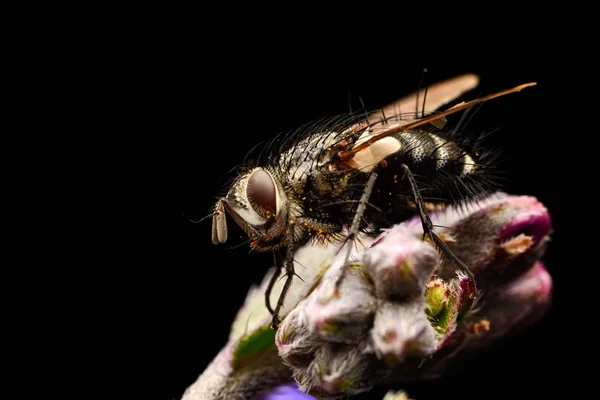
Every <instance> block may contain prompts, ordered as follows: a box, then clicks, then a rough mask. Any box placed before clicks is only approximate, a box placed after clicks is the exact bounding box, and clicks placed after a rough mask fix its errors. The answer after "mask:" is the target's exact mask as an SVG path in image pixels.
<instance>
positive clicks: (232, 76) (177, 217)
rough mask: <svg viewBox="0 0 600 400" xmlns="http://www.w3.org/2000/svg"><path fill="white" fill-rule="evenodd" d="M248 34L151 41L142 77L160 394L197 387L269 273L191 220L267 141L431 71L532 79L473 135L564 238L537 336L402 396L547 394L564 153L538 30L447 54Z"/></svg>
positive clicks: (263, 259) (552, 263) (434, 48)
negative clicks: (483, 138) (559, 165)
mask: <svg viewBox="0 0 600 400" xmlns="http://www.w3.org/2000/svg"><path fill="white" fill-rule="evenodd" d="M170 26H171V25H170ZM221 32H222V31H221ZM246 33H247V32H245V31H243V30H241V32H240V31H236V36H235V40H231V41H229V40H222V39H221V40H217V39H216V37H215V36H214V35H217V34H216V33H214V32H212V31H210V32H204V31H203V32H200V34H198V32H194V30H193V29H190V30H188V29H186V27H181V28H177V27H175V28H174V29H173V30H172V31H170V32H169V33H168V35H167V36H165V38H157V51H156V53H155V54H154V55H153V57H152V58H151V60H149V63H150V64H151V65H149V66H147V67H145V68H148V71H152V73H151V74H148V75H147V76H148V78H147V79H148V81H147V87H146V90H147V92H146V96H147V101H148V103H149V104H150V106H149V108H148V110H147V111H149V112H148V113H147V115H146V118H147V122H148V123H147V125H148V126H149V127H150V128H149V129H151V130H152V131H153V132H159V134H158V135H151V136H149V140H150V141H151V142H152V144H153V146H152V150H151V151H150V154H148V156H149V157H148V160H149V161H148V163H149V164H150V165H149V167H150V168H151V170H152V171H155V174H156V182H157V183H158V182H160V183H161V184H160V185H159V184H157V185H156V188H155V194H153V195H155V197H156V198H158V199H160V207H161V208H162V211H164V212H165V213H166V214H165V215H166V218H165V220H164V221H160V222H161V224H160V225H157V226H160V228H159V230H158V236H159V238H160V240H159V241H158V246H159V247H160V248H159V249H158V250H159V251H160V252H161V254H165V255H166V258H165V259H164V260H161V262H156V263H154V264H156V265H154V264H152V272H151V273H152V274H155V277H156V278H157V279H156V283H155V284H154V286H153V288H152V291H153V293H154V296H155V298H157V299H158V302H157V306H156V309H155V312H154V316H153V317H154V320H155V321H156V322H157V325H158V329H159V332H160V335H159V339H158V342H157V343H155V344H154V345H153V348H157V350H156V352H157V354H158V355H159V357H158V359H159V360H160V361H159V375H160V381H159V382H158V383H157V386H159V387H157V390H158V391H159V392H160V399H161V400H168V399H177V398H179V396H181V394H182V393H183V391H184V390H185V388H186V387H187V386H189V385H190V384H192V383H193V382H194V381H195V379H196V378H197V377H198V375H199V374H200V373H201V372H202V371H203V369H204V368H205V367H206V366H207V364H208V363H209V362H210V360H212V358H213V357H214V356H215V355H216V354H217V353H218V351H219V350H220V348H221V347H222V346H223V345H224V344H225V342H226V339H227V336H228V332H229V327H230V324H231V322H232V320H233V318H234V316H235V313H236V311H237V310H238V308H239V307H240V306H241V304H242V302H243V300H244V298H245V296H246V293H247V291H248V288H249V287H250V285H251V284H253V283H258V282H260V280H261V279H262V276H263V275H264V273H265V271H266V269H267V268H268V267H269V266H270V255H268V254H266V255H263V254H248V248H247V247H246V246H241V247H238V248H232V245H235V244H239V243H241V240H235V237H234V240H232V241H231V243H228V244H226V245H223V246H214V245H213V244H212V243H211V240H210V230H211V226H210V225H211V222H210V219H208V220H206V221H204V222H202V223H199V224H193V223H191V222H190V219H192V220H198V219H199V218H201V217H204V216H205V215H207V214H208V213H209V212H210V211H211V207H212V206H213V205H214V202H215V199H216V197H217V196H218V195H220V194H222V193H223V191H224V190H226V187H225V185H226V183H227V182H228V179H229V178H230V177H231V175H230V174H228V171H230V170H231V169H232V168H233V167H235V166H237V165H238V164H240V163H241V162H242V161H243V158H244V156H245V155H246V153H247V152H248V151H249V150H250V149H251V148H252V147H253V146H254V145H256V144H258V143H259V142H261V141H264V140H268V139H269V138H271V137H272V136H274V135H275V134H277V133H279V132H281V131H287V130H291V129H294V128H295V127H297V126H298V125H300V124H302V123H304V122H306V121H308V120H312V119H316V118H319V117H323V116H327V115H333V114H337V113H341V112H346V111H347V110H348V94H349V93H350V94H351V95H352V96H353V97H352V98H353V107H354V108H355V109H356V108H358V107H359V102H358V101H357V96H360V97H361V98H362V99H363V101H364V103H365V105H366V107H367V109H375V108H377V107H380V106H383V105H385V104H387V103H388V102H390V101H393V100H395V99H396V98H398V97H400V96H403V95H405V94H408V93H410V92H412V91H414V90H415V89H416V88H417V86H418V84H419V80H420V78H421V71H422V69H423V68H424V67H426V68H427V69H428V71H429V73H428V74H427V75H426V82H430V83H433V82H436V81H439V80H441V79H446V78H450V77H453V76H455V75H458V74H462V73H466V72H473V73H476V74H478V75H479V76H480V78H481V83H480V86H479V87H478V88H477V89H476V90H474V91H473V92H471V93H469V95H468V98H469V99H471V98H474V97H476V96H478V95H484V94H489V93H492V92H494V91H498V90H503V89H506V88H510V87H513V86H516V85H519V84H522V83H525V82H530V81H537V82H538V86H536V87H533V88H529V89H526V90H524V91H523V92H521V93H517V94H511V95H508V96H507V97H504V98H500V99H496V100H493V101H491V102H489V103H487V104H485V105H484V106H483V107H482V108H481V109H480V111H479V112H478V113H477V115H476V116H475V118H474V119H473V121H472V122H471V123H470V124H469V126H467V128H466V129H468V130H469V131H471V132H480V131H482V130H485V131H490V130H494V129H496V128H500V130H499V131H498V132H497V133H495V134H494V135H492V137H491V138H490V142H491V143H492V144H494V145H499V146H501V147H502V148H503V154H504V160H505V162H504V163H503V164H502V170H503V171H504V174H505V176H506V177H507V178H508V181H507V182H506V184H505V190H506V191H508V192H510V193H515V194H528V195H533V196H536V197H537V198H538V199H539V200H541V201H542V202H543V203H544V204H546V205H547V207H548V208H549V210H550V213H551V215H552V216H553V221H554V228H555V230H556V233H555V234H554V241H553V242H552V243H551V244H550V247H549V250H548V252H547V255H546V257H545V260H546V263H547V267H548V269H549V271H550V273H551V274H552V276H553V278H554V284H555V297H554V298H555V300H554V303H553V306H552V308H551V309H550V311H549V313H548V314H547V315H546V316H545V317H544V319H543V320H542V321H541V322H540V323H538V324H537V325H536V326H535V327H533V328H530V329H529V330H527V331H525V332H523V333H522V334H520V335H518V336H516V337H514V338H512V339H508V340H506V341H504V342H502V343H500V344H499V345H498V346H497V347H496V348H495V349H492V350H491V351H489V352H486V353H485V354H484V355H482V356H481V357H480V358H479V359H478V360H476V361H475V362H473V363H471V364H469V365H466V366H465V368H464V369H463V370H460V371H456V376H454V377H452V378H447V379H442V380H440V381H438V382H428V383H426V384H420V385H419V384H410V385H406V386H405V388H408V389H409V393H410V394H411V396H412V397H413V398H416V399H420V400H426V399H433V398H436V397H439V396H440V395H442V394H444V395H450V396H451V397H454V396H456V397H459V396H458V394H460V397H461V398H473V399H475V398H496V397H502V396H510V397H511V398H526V397H529V396H531V395H534V394H536V395H543V394H546V393H550V391H551V390H552V385H549V384H547V383H540V381H539V380H538V378H534V377H533V375H537V376H546V377H549V376H555V374H556V366H555V364H554V363H552V362H549V361H548V360H549V356H548V352H549V351H550V350H549V349H550V348H552V347H554V346H555V345H556V342H557V341H558V339H559V336H560V334H559V329H560V321H559V309H560V307H561V301H562V297H561V296H562V293H563V292H562V290H563V289H562V287H561V282H560V276H561V272H560V269H561V265H559V262H558V253H559V246H560V237H561V230H560V224H561V219H560V218H561V215H560V199H559V190H558V187H557V185H556V183H555V179H556V176H555V172H556V170H555V169H556V165H555V164H553V159H554V154H556V151H557V150H556V148H555V147H554V146H555V144H554V143H555V142H554V141H552V140H550V139H549V136H548V135H549V132H550V131H551V130H550V129H549V124H548V123H547V121H548V115H547V114H548V112H549V110H550V109H551V108H550V106H551V104H550V101H549V98H550V97H551V95H552V93H553V83H552V82H551V81H550V80H549V79H548V74H547V72H546V71H547V68H546V65H545V64H544V62H543V59H544V57H543V54H542V52H541V50H539V46H538V44H539V41H538V38H537V35H536V34H535V33H526V32H523V33H522V34H521V33H520V34H519V35H515V37H514V38H510V39H509V38H505V39H502V40H499V41H497V42H491V41H489V40H487V41H485V42H483V43H481V44H474V43H473V42H472V41H470V42H468V43H460V44H452V45H443V46H442V45H431V44H430V45H426V44H419V45H416V44H414V43H412V41H409V43H405V42H404V41H403V40H404V39H400V38H399V39H398V41H394V40H379V39H380V38H377V37H376V38H375V39H371V37H368V38H362V39H363V40H357V39H356V37H354V36H353V35H350V36H346V35H344V34H340V36H339V37H335V38H334V39H331V38H328V39H327V40H326V41H325V40H320V39H319V38H318V37H317V38H313V39H312V40H311V41H310V42H307V41H306V40H305V39H304V38H302V39H293V40H291V39H288V38H287V37H284V38H283V39H282V40H283V42H277V39H278V32H277V30H273V31H270V32H265V33H264V35H263V34H257V33H252V34H249V33H248V34H246ZM192 34H193V35H192ZM357 36H358V37H359V39H360V38H361V35H357ZM384 37H385V38H386V39H387V37H386V36H384ZM365 39H369V40H365ZM142 68H143V69H144V67H142ZM456 120H458V117H455V121H456ZM162 183H164V184H165V185H164V186H163V185H162ZM163 200H164V201H163ZM162 222H165V224H164V225H162ZM229 227H230V229H231V228H232V227H233V224H232V223H230V224H229ZM152 250H153V251H154V250H157V249H152ZM153 351H154V350H153ZM554 382H558V381H554ZM383 393H384V392H378V393H376V394H377V395H376V396H373V397H372V398H375V399H378V398H381V397H382V396H383ZM364 398H369V397H364Z"/></svg>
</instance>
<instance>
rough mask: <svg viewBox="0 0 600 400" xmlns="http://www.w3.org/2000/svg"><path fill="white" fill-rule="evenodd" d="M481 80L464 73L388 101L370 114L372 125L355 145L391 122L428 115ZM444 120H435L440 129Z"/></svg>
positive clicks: (403, 123) (405, 122) (401, 121)
mask: <svg viewBox="0 0 600 400" xmlns="http://www.w3.org/2000/svg"><path fill="white" fill-rule="evenodd" d="M478 84H479V77H478V76H477V75H474V74H464V75H460V76H457V77H454V78H451V79H448V80H445V81H442V82H438V83H436V84H433V85H431V86H429V87H428V88H427V89H421V90H419V91H418V92H415V93H413V94H411V95H408V96H405V97H403V98H401V99H400V100H397V101H395V102H393V103H391V104H388V105H387V106H385V107H383V108H382V109H380V110H377V111H374V112H373V113H371V114H370V115H369V122H370V127H369V129H366V130H365V131H364V134H363V135H361V136H360V138H359V139H358V140H357V141H356V145H359V144H361V143H363V142H364V141H366V140H368V139H369V138H371V137H373V136H377V135H378V134H380V133H381V132H382V131H384V130H385V129H386V128H387V127H388V124H390V123H393V124H394V125H398V126H403V125H408V124H410V123H412V122H414V121H416V120H418V119H420V118H422V117H423V115H429V114H431V113H432V112H433V111H436V110H438V109H440V108H441V107H442V106H443V105H445V104H448V103H450V102H451V101H453V100H456V99H457V98H459V97H460V96H461V95H462V94H464V93H466V92H468V91H469V90H472V89H473V88H475V87H477V85H478ZM417 110H418V112H417ZM417 114H418V115H417ZM445 122H446V120H445V118H441V119H440V120H436V121H434V122H432V123H433V124H434V125H436V126H438V128H440V129H441V128H442V127H443V125H444V124H445Z"/></svg>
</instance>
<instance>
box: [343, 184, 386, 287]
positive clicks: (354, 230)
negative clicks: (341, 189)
mask: <svg viewBox="0 0 600 400" xmlns="http://www.w3.org/2000/svg"><path fill="white" fill-rule="evenodd" d="M376 179H377V174H376V173H375V172H373V173H372V174H371V176H369V180H368V181H367V184H366V186H365V190H364V192H363V194H362V197H361V198H360V201H359V203H358V207H357V209H356V214H354V219H353V220H352V225H351V227H350V233H349V234H348V237H347V238H346V242H348V243H347V246H348V250H347V251H346V257H345V258H344V264H342V273H341V274H340V276H339V277H338V279H337V281H336V282H335V292H334V295H335V296H337V295H339V289H340V285H341V284H342V282H343V280H344V278H345V276H346V270H347V269H348V263H349V261H350V254H351V253H352V248H353V247H354V240H355V239H356V235H358V227H359V226H360V220H361V218H362V216H363V213H364V212H365V208H366V207H367V202H368V201H369V196H370V195H371V192H372V191H373V185H375V180H376Z"/></svg>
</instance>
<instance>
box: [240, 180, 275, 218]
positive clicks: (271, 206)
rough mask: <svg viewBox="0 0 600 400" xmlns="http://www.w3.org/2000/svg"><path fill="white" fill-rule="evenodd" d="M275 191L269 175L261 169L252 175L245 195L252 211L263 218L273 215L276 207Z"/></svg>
mask: <svg viewBox="0 0 600 400" xmlns="http://www.w3.org/2000/svg"><path fill="white" fill-rule="evenodd" d="M275 190H276V189H275V183H274V182H273V179H272V178H271V175H269V173H267V172H266V171H264V170H262V169H257V170H255V171H254V172H253V173H252V176H251V177H250V180H249V181H248V187H247V189H246V193H247V195H248V199H249V200H250V204H252V208H253V209H254V211H256V213H257V214H258V215H260V216H261V217H263V218H268V217H269V216H271V215H274V214H275V211H276V207H277V198H276V193H275Z"/></svg>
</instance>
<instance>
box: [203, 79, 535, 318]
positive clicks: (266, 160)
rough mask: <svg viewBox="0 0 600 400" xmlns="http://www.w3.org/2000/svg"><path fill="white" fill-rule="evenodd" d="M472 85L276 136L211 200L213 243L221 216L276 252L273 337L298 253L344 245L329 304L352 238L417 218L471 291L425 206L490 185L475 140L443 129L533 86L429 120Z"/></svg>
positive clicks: (223, 230)
mask: <svg viewBox="0 0 600 400" xmlns="http://www.w3.org/2000/svg"><path fill="white" fill-rule="evenodd" d="M478 82H479V79H478V77H477V76H475V75H472V74H467V75H461V76H458V77H456V78H453V79H450V80H447V81H444V82H441V83H438V84H435V85H432V86H430V87H428V88H427V89H424V90H420V91H418V92H417V93H414V94H412V95H410V96H407V97H405V98H402V99H400V100H398V101H397V102H395V103H393V104H390V105H388V106H387V107H384V108H383V109H381V110H378V111H375V112H372V113H369V114H368V115H362V116H356V115H345V116H338V117H335V118H331V119H328V120H325V121H321V122H318V123H313V124H312V125H307V126H306V127H304V128H302V129H299V130H297V131H296V132H294V133H292V134H288V135H279V136H277V137H276V138H275V139H273V140H272V141H271V142H270V143H269V144H268V145H267V146H266V147H265V149H263V152H262V153H261V156H260V157H259V158H258V160H257V161H255V162H254V163H250V164H249V165H248V166H246V167H245V169H244V170H243V172H242V173H241V174H240V175H239V176H238V177H237V178H236V179H235V181H234V182H233V184H232V185H231V186H230V188H229V190H228V191H227V194H226V195H225V196H224V197H221V198H219V199H218V200H217V203H216V206H215V208H214V211H213V213H212V219H213V226H212V241H213V243H214V244H219V243H225V242H226V241H227V222H226V214H229V216H230V217H231V218H232V219H233V220H234V221H235V222H236V223H237V224H238V225H239V226H240V227H241V228H242V229H243V230H244V231H245V233H246V234H247V235H248V237H249V239H250V246H251V247H252V248H253V249H254V250H256V251H272V252H273V254H274V259H275V264H276V265H275V267H276V272H275V273H274V274H273V277H272V279H271V281H270V283H269V285H268V288H267V291H266V293H265V297H266V300H265V301H266V307H267V309H268V310H269V312H270V313H271V314H272V316H273V319H272V323H271V327H272V328H273V329H277V327H278V326H279V324H280V322H281V321H280V318H279V311H280V309H281V307H282V306H283V303H284V300H285V297H286V294H287V292H288V290H289V288H290V285H291V284H292V281H293V278H294V275H295V271H294V262H293V261H294V253H295V252H296V250H297V249H298V248H299V247H300V246H301V245H303V244H305V243H307V242H309V241H320V242H323V243H327V242H333V241H337V240H341V239H343V240H344V241H346V242H348V243H347V246H348V247H347V253H346V258H345V263H344V267H343V271H342V274H341V275H340V278H339V279H338V281H337V283H336V286H335V288H336V290H335V292H334V293H333V295H334V296H335V295H336V293H337V289H338V288H339V287H340V286H339V285H340V284H341V283H342V281H343V279H344V276H345V271H346V268H347V267H348V265H349V259H350V251H351V249H352V247H353V242H354V240H356V237H357V235H358V233H359V232H364V233H367V234H377V233H378V232H379V231H380V230H381V229H382V228H386V227H389V225H390V224H392V223H398V222H401V221H403V220H405V219H407V218H409V217H411V216H413V215H415V214H416V215H419V217H420V219H421V223H422V226H423V232H424V233H423V238H425V237H426V236H427V237H428V238H429V239H430V241H431V242H432V243H433V244H434V245H435V246H436V247H437V248H438V250H439V251H440V252H441V253H442V254H443V255H445V256H447V257H448V258H449V259H451V260H452V261H453V262H454V263H455V265H456V266H457V267H458V268H459V269H461V270H462V271H463V272H464V273H465V274H466V275H467V276H468V277H470V278H471V283H472V284H473V287H475V280H474V278H473V274H472V273H471V271H470V270H469V268H468V267H467V266H466V265H465V264H464V263H463V262H462V261H460V260H459V259H458V258H457V257H456V256H455V255H454V253H453V252H452V251H451V250H450V248H449V247H448V246H447V245H446V243H445V242H444V241H443V240H442V239H441V238H440V237H439V236H438V235H437V234H436V233H435V230H434V225H433V223H432V221H431V219H430V217H429V211H428V204H429V205H431V204H434V205H436V206H443V205H447V204H458V203H461V202H464V201H466V200H469V199H474V198H477V197H478V196H482V195H484V194H486V193H487V192H489V191H490V190H492V189H493V187H494V184H493V181H492V179H491V178H490V176H489V174H488V168H489V167H490V166H491V164H490V161H489V160H487V159H486V153H485V151H481V152H480V149H479V148H478V146H479V144H478V142H477V141H475V142H472V141H470V140H468V139H466V138H464V137H462V136H461V135H460V134H459V133H458V132H455V131H451V132H443V131H442V130H441V128H443V126H444V124H445V117H446V116H448V115H451V114H454V113H457V112H459V111H463V110H467V109H469V108H471V107H473V106H474V105H477V104H481V103H484V102H486V101H488V100H491V99H494V98H497V97H500V96H504V95H506V94H509V93H514V92H518V91H520V90H522V89H524V88H526V87H530V86H533V85H535V83H526V84H523V85H520V86H516V87H514V88H512V89H508V90H504V91H501V92H498V93H495V94H492V95H489V96H485V97H482V98H479V99H476V100H473V101H470V102H467V103H464V102H463V103H460V104H457V105H455V106H454V107H451V108H450V109H447V110H445V111H441V112H436V110H438V109H440V107H442V106H443V105H445V104H448V103H450V102H451V101H453V100H455V99H457V98H458V97H459V96H460V95H462V94H463V93H465V92H467V91H469V90H471V89H473V88H475V87H476V86H477V84H478ZM421 99H422V100H421ZM420 102H422V104H423V107H422V112H421V113H420V114H421V115H419V112H418V110H419V104H420ZM426 109H427V114H426V111H425V110H426ZM407 110H416V111H413V112H411V113H410V114H407V113H406V112H405V111H407ZM459 125H460V124H459ZM346 230H347V232H348V233H347V234H344V232H346ZM282 271H283V272H284V273H285V275H286V281H285V283H284V285H283V290H282V292H281V294H280V296H279V299H278V301H277V304H276V305H275V308H273V307H272V306H271V303H270V293H271V290H272V288H273V286H274V284H275V282H276V281H277V279H278V278H279V276H280V275H281V273H282ZM475 293H477V292H476V291H475ZM474 300H475V299H473V304H474Z"/></svg>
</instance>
